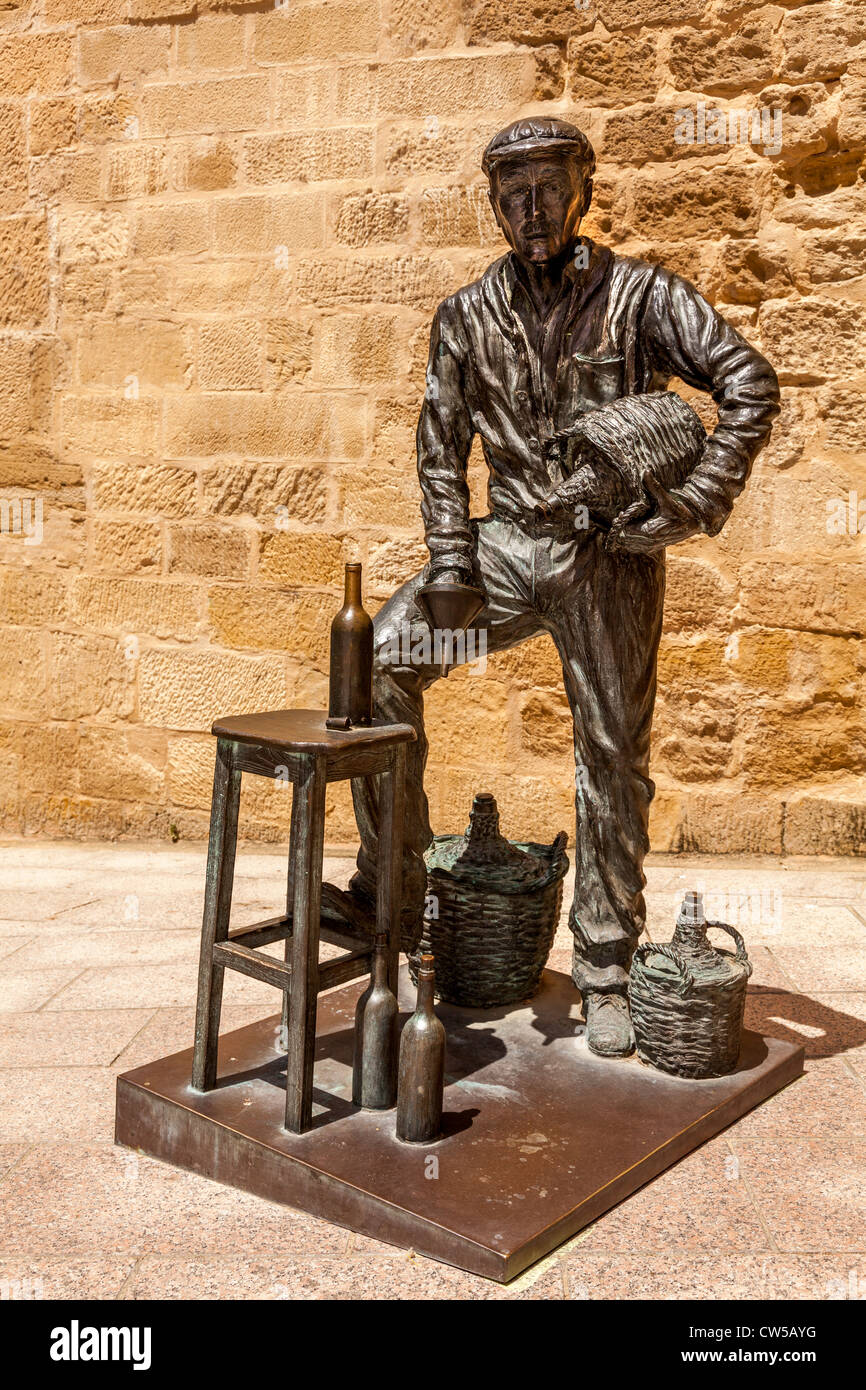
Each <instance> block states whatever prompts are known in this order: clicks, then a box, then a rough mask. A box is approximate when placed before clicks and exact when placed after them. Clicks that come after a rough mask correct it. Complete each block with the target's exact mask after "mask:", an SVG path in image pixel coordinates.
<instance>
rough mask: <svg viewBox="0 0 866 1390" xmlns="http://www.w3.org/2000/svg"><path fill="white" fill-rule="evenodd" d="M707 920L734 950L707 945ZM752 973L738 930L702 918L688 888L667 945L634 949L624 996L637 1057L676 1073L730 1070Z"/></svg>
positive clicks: (716, 1073)
mask: <svg viewBox="0 0 866 1390" xmlns="http://www.w3.org/2000/svg"><path fill="white" fill-rule="evenodd" d="M709 927H718V928H719V929H720V930H721V931H726V932H728V933H729V935H730V936H732V937H733V938H734V942H735V944H736V948H737V949H736V954H733V953H732V952H731V951H722V950H717V949H716V948H715V947H714V946H712V945H711V944H710V942H709V941H708V940H707V929H708V928H709ZM751 973H752V967H751V965H750V963H749V958H748V956H747V955H746V947H745V943H744V941H743V938H742V937H741V936H740V933H739V932H738V931H735V930H734V928H733V927H729V926H727V925H726V923H724V922H708V921H707V920H706V919H705V917H704V912H703V906H702V903H701V895H700V894H699V893H687V894H686V897H685V900H684V902H683V905H682V907H681V908H680V912H679V916H678V917H677V925H676V931H675V932H674V937H673V940H672V941H671V943H670V945H655V944H654V943H651V942H648V943H647V944H646V945H645V946H639V947H638V949H637V950H636V951H635V953H634V960H633V961H632V967H631V977H630V980H629V1004H630V1006H631V1018H632V1024H633V1027H634V1034H635V1042H636V1045H637V1055H638V1057H640V1059H641V1061H642V1062H649V1063H650V1064H651V1065H652V1066H654V1067H658V1068H659V1070H661V1071H666V1072H672V1073H673V1074H674V1075H675V1076H687V1077H693V1078H697V1077H706V1076H726V1075H727V1073H728V1072H732V1071H733V1070H734V1068H735V1067H736V1065H737V1058H738V1057H739V1055H740V1038H741V1036H742V1032H743V1011H744V1009H745V1005H746V982H747V981H748V978H749V976H750V975H751Z"/></svg>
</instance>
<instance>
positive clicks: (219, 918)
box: [192, 739, 241, 1091]
mask: <svg viewBox="0 0 866 1390" xmlns="http://www.w3.org/2000/svg"><path fill="white" fill-rule="evenodd" d="M240 792H241V774H240V769H238V768H236V767H235V766H234V755H233V749H232V745H231V743H229V742H228V741H227V740H224V739H220V740H219V741H218V743H217V751H216V765H215V767H214V775H213V800H212V801H211V812H210V840H209V841H208V851H207V882H206V884H205V894H204V917H203V920H202V928H201V955H200V957H199V966H198V1003H197V1006H196V1016H195V1046H194V1050H193V1058H192V1084H193V1086H194V1088H195V1089H196V1090H197V1091H210V1090H212V1089H213V1087H214V1086H215V1085H216V1074H217V1045H218V1042H219V1024H220V1009H221V1007H222V997H223V976H224V975H225V967H224V966H222V965H215V964H214V959H213V948H214V943H215V942H217V941H225V939H226V937H227V936H228V931H229V916H230V914H231V905H232V882H233V880H234V872H235V848H236V846H237V837H238V805H239V802H240Z"/></svg>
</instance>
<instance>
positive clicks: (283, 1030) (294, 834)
mask: <svg viewBox="0 0 866 1390" xmlns="http://www.w3.org/2000/svg"><path fill="white" fill-rule="evenodd" d="M294 798H295V791H294V788H293V789H292V811H293V812H294ZM297 858H298V822H297V820H296V819H295V816H294V814H293V815H292V825H291V830H290V831H289V871H288V874H287V876H286V916H287V917H291V916H292V913H293V911H294V903H295V864H296V863H297ZM283 959H284V960H285V962H286V964H287V965H291V962H292V937H291V935H289V936H287V937H286V944H285V948H284V950H283ZM288 1034H289V994H288V990H287V991H286V992H285V993H284V994H283V1012H282V1016H281V1018H280V1048H281V1049H285V1047H286V1038H287V1037H288Z"/></svg>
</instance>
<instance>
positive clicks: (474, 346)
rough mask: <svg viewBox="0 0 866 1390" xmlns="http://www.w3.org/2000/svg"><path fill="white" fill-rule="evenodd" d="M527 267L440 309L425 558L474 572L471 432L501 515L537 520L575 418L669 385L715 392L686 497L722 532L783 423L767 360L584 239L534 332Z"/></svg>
mask: <svg viewBox="0 0 866 1390" xmlns="http://www.w3.org/2000/svg"><path fill="white" fill-rule="evenodd" d="M528 312H531V309H530V307H529V296H528V294H527V292H526V290H525V288H524V287H523V283H522V280H521V275H520V269H519V262H518V260H517V258H516V257H515V256H514V255H513V254H509V255H507V256H504V257H502V259H501V260H498V261H496V262H495V263H494V264H493V265H491V266H490V267H489V269H488V270H487V271H485V273H484V275H482V276H481V278H480V279H479V280H476V281H475V282H474V283H473V284H471V285H466V286H465V287H464V288H463V289H460V290H458V291H457V292H456V294H453V295H451V296H450V297H449V298H448V299H446V300H444V301H443V303H442V304H441V305H440V306H439V308H438V310H437V312H436V315H435V317H434V320H433V326H432V330H431V337H430V357H429V362H428V367H427V389H426V393H425V397H424V403H423V407H422V410H421V417H420V420H419V423H418V473H419V478H420V482H421V490H422V494H423V500H422V514H423V518H424V524H425V531H426V539H427V545H428V548H429V550H430V556H431V560H432V562H433V565H434V567H435V568H437V569H452V568H464V569H470V568H471V565H472V552H473V537H472V531H471V529H470V525H469V490H468V486H467V482H466V462H467V459H468V457H469V451H470V447H471V444H472V439H473V436H474V435H476V434H477V435H479V436H480V438H481V441H482V445H483V450H484V456H485V459H486V461H487V465H488V468H489V470H490V480H489V505H490V508H491V511H492V512H493V513H494V514H496V515H501V516H507V517H511V518H513V519H515V520H518V521H519V520H521V519H523V518H530V517H531V516H532V513H533V508H534V506H535V504H536V503H538V502H542V501H543V500H544V498H545V497H546V496H547V495H548V493H549V492H550V490H551V488H553V487H555V486H557V484H558V483H560V482H561V481H562V477H563V474H562V471H561V465H560V463H559V461H558V459H557V458H556V457H555V456H554V454H553V452H552V451H551V449H550V443H551V441H552V440H553V438H554V436H556V435H558V434H560V433H565V432H567V431H568V429H569V428H570V427H571V426H572V425H573V424H574V421H575V419H576V417H577V415H578V414H579V413H580V412H581V411H585V410H592V409H594V408H596V407H598V406H600V405H604V404H606V403H607V402H609V401H612V400H615V399H617V398H619V397H621V396H625V395H632V394H635V393H639V392H646V391H658V390H662V389H664V387H665V386H666V385H667V383H668V382H669V381H670V380H671V378H672V377H680V378H681V379H682V380H683V381H685V382H687V383H688V384H689V385H691V386H695V387H698V388H700V389H702V390H706V391H709V392H711V393H712V396H713V399H714V400H715V402H716V406H717V407H718V423H717V426H716V429H715V431H714V432H713V433H712V434H711V435H710V437H709V438H708V440H707V443H706V446H705V448H704V453H703V456H702V458H701V461H700V463H699V464H698V467H697V469H696V470H695V472H694V473H693V474H692V476H691V478H690V479H689V480H688V482H686V483H685V484H684V485H683V487H682V489H681V490H680V491H681V493H682V495H683V496H684V497H685V498H686V499H687V501H688V502H689V504H690V506H691V507H692V509H693V511H694V513H695V516H696V518H697V519H698V521H699V523H700V525H701V527H702V529H703V530H704V531H706V532H707V533H708V534H710V535H715V534H716V533H717V532H718V531H720V530H721V528H722V526H723V525H724V523H725V520H726V519H727V517H728V515H729V513H730V511H731V507H732V506H733V503H734V500H735V498H736V497H737V496H738V494H739V493H740V492H741V491H742V489H743V487H744V486H745V484H746V481H747V479H748V476H749V471H750V468H751V464H752V460H753V459H754V457H755V455H756V454H757V452H758V450H759V449H760V448H761V446H762V444H763V443H764V442H765V440H766V438H767V436H768V435H769V433H770V427H771V425H772V422H773V419H774V418H775V416H776V415H777V414H778V410H779V405H778V398H779V387H778V381H777V379H776V374H775V372H774V371H773V369H772V367H771V366H770V364H769V363H768V362H767V361H766V359H765V358H764V357H762V356H761V354H760V353H759V352H757V351H756V349H755V348H753V347H752V346H751V345H750V344H749V343H748V342H746V340H745V338H743V337H742V336H741V334H739V333H738V332H737V331H736V329H734V328H732V327H731V325H730V324H728V323H727V322H726V321H725V320H724V319H723V318H722V316H721V315H720V314H718V313H717V312H716V311H715V310H714V309H713V308H712V306H711V305H710V304H708V303H707V301H706V300H705V299H704V298H703V297H702V296H701V295H700V294H699V293H698V291H697V290H696V289H695V288H694V286H693V285H691V284H689V282H688V281H687V280H684V279H683V278H682V277H681V276H679V275H675V274H674V273H673V272H671V271H668V270H665V269H664V268H663V267H661V266H657V265H651V264H649V263H647V262H645V261H639V260H634V259H631V258H630V257H626V256H617V255H614V254H613V252H612V251H610V250H609V249H608V248H607V247H604V246H598V245H596V244H595V243H593V242H591V241H589V240H588V239H587V238H582V239H581V242H580V245H579V247H578V254H577V255H576V257H575V260H574V262H572V264H571V265H570V266H569V267H568V268H567V270H566V273H565V275H564V277H563V286H562V292H561V294H560V296H559V298H558V300H557V302H556V304H555V305H554V307H553V309H552V310H551V312H550V313H549V315H548V316H547V318H546V320H545V322H544V325H543V327H541V328H540V331H539V332H538V333H534V334H530V333H528V332H527V328H526V318H527V313H528Z"/></svg>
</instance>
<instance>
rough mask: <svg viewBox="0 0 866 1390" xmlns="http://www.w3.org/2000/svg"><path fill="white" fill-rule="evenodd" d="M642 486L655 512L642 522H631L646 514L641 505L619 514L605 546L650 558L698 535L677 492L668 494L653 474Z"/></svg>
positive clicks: (695, 526)
mask: <svg viewBox="0 0 866 1390" xmlns="http://www.w3.org/2000/svg"><path fill="white" fill-rule="evenodd" d="M643 482H644V487H645V489H646V492H647V495H648V496H649V497H650V498H651V499H652V501H653V502H654V503H655V510H654V511H653V513H652V515H651V516H649V517H646V518H645V520H643V521H632V520H631V517H632V516H633V515H634V514H635V513H636V512H637V511H645V510H646V508H645V504H644V503H642V502H641V503H636V504H634V506H631V507H627V508H626V510H625V511H622V512H620V514H619V516H617V517H615V519H614V521H613V523H612V525H611V528H610V532H609V533H608V537H607V544H608V546H610V547H611V548H612V549H616V550H627V551H630V552H631V554H633V555H653V554H654V553H655V552H656V551H658V550H664V548H665V546H668V545H676V543H677V541H684V540H687V539H688V537H689V536H694V535H696V534H697V532H698V531H700V529H701V527H700V525H699V523H698V521H697V519H696V518H695V515H694V513H693V512H692V510H691V508H690V507H689V506H688V504H687V503H686V502H685V501H684V500H683V499H682V498H681V497H679V496H678V495H677V493H676V492H668V490H667V488H666V487H664V486H663V485H662V484H661V483H660V482H658V481H657V479H656V478H655V477H654V476H653V474H652V473H646V474H645V475H644V480H643Z"/></svg>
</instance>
